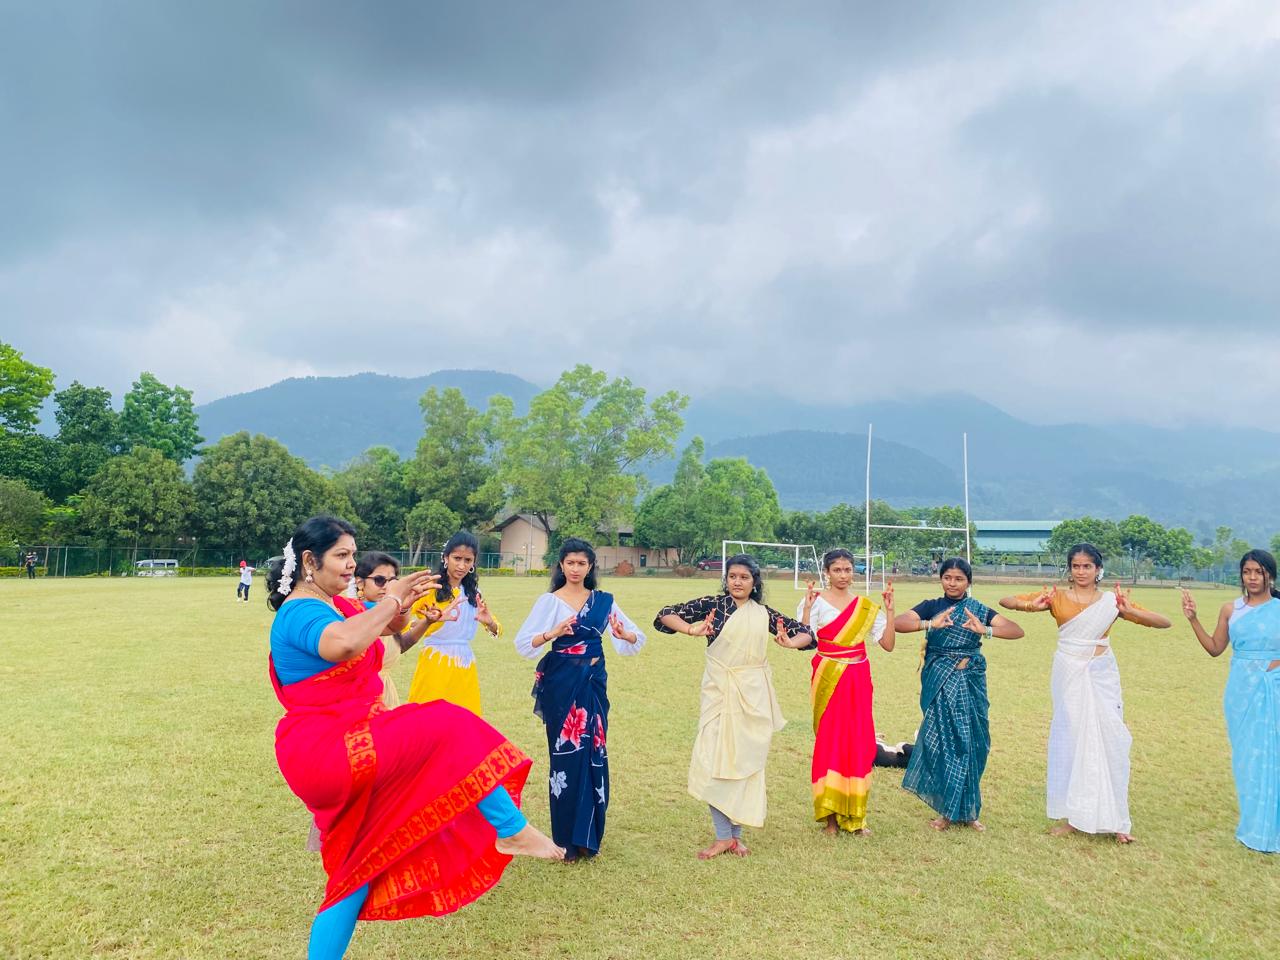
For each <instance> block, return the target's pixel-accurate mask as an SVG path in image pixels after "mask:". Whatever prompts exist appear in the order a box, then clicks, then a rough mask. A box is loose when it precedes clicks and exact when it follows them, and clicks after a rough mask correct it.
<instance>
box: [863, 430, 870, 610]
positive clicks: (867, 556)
mask: <svg viewBox="0 0 1280 960" xmlns="http://www.w3.org/2000/svg"><path fill="white" fill-rule="evenodd" d="M863 521H864V522H865V523H866V532H867V537H866V547H865V548H864V550H863V557H862V559H863V566H864V567H865V572H866V577H867V584H866V590H865V592H866V593H870V592H871V424H869V423H868V424H867V505H866V514H865V516H864V517H863Z"/></svg>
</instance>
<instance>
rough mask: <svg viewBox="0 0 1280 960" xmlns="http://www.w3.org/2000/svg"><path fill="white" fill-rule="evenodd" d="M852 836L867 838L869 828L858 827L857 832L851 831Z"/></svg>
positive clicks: (869, 832) (869, 831) (869, 834)
mask: <svg viewBox="0 0 1280 960" xmlns="http://www.w3.org/2000/svg"><path fill="white" fill-rule="evenodd" d="M853 835H854V836H855V837H869V836H871V828H870V827H859V828H858V829H857V830H855V831H853Z"/></svg>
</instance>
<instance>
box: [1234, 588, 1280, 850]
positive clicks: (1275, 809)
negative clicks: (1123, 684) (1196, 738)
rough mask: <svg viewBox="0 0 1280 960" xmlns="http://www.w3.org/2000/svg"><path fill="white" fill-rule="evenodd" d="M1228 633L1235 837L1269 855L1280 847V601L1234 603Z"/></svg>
mask: <svg viewBox="0 0 1280 960" xmlns="http://www.w3.org/2000/svg"><path fill="white" fill-rule="evenodd" d="M1228 632H1229V634H1230V636H1231V673H1230V675H1229V676H1228V677H1227V689H1226V693H1225V694H1224V695H1223V698H1222V700H1223V710H1224V712H1225V713H1226V715H1227V735H1228V736H1229V737H1230V738H1231V769H1232V772H1233V773H1234V774H1235V778H1236V795H1237V797H1238V798H1239V801H1240V826H1239V828H1238V829H1237V830H1236V839H1237V840H1239V841H1240V842H1241V843H1243V844H1244V845H1245V846H1246V847H1250V848H1251V849H1254V850H1262V851H1264V852H1266V853H1275V852H1277V851H1280V667H1277V668H1276V669H1274V670H1268V669H1267V667H1268V666H1269V665H1270V664H1271V661H1273V660H1280V600H1277V599H1274V598H1273V599H1271V600H1269V601H1268V602H1267V603H1263V604H1260V605H1259V606H1256V607H1250V606H1248V605H1246V604H1245V602H1244V600H1243V599H1239V600H1237V601H1236V602H1235V609H1234V610H1232V612H1231V619H1230V626H1229V629H1228Z"/></svg>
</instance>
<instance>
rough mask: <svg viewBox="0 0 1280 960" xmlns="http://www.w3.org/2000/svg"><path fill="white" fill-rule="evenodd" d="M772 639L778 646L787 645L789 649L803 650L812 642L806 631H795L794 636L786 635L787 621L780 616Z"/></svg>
mask: <svg viewBox="0 0 1280 960" xmlns="http://www.w3.org/2000/svg"><path fill="white" fill-rule="evenodd" d="M773 640H774V643H776V644H777V645H778V646H780V647H787V648H788V649H790V650H803V649H804V648H805V647H807V646H808V645H809V644H811V643H813V638H812V637H811V636H809V634H807V633H797V634H796V635H795V636H794V637H788V636H787V623H786V621H785V620H783V619H782V618H781V617H779V618H778V623H777V632H776V633H775V634H774V635H773Z"/></svg>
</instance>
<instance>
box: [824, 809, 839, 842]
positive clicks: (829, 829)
mask: <svg viewBox="0 0 1280 960" xmlns="http://www.w3.org/2000/svg"><path fill="white" fill-rule="evenodd" d="M822 832H823V833H825V834H826V835H827V836H828V837H834V836H835V835H836V834H837V833H839V832H840V824H839V823H838V822H837V821H836V816H835V814H834V813H833V814H831V815H830V816H828V817H827V825H826V826H825V827H823V828H822Z"/></svg>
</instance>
